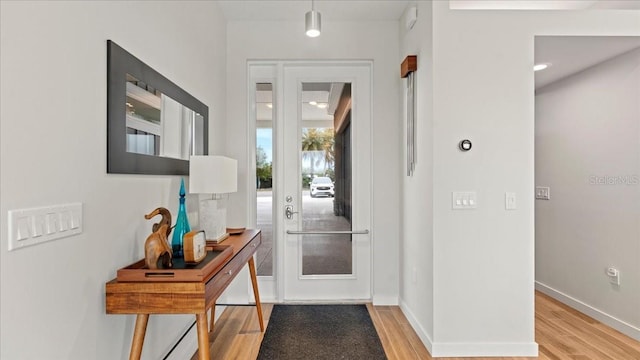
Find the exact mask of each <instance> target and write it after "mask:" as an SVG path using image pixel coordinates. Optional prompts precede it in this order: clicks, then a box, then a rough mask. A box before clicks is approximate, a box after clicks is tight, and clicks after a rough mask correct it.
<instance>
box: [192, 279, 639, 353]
mask: <svg viewBox="0 0 640 360" xmlns="http://www.w3.org/2000/svg"><path fill="white" fill-rule="evenodd" d="M367 308H368V309H369V313H370V314H371V318H372V320H373V323H374V325H375V327H376V329H377V331H378V334H379V335H380V341H381V342H382V345H383V347H384V350H385V352H386V354H387V357H388V358H389V360H410V359H424V360H431V359H434V358H432V357H431V356H430V355H429V352H428V351H427V349H426V348H425V347H424V345H423V344H422V342H421V341H420V339H419V338H418V335H416V333H415V331H413V329H412V328H411V326H410V325H409V322H408V321H407V319H406V318H405V317H404V315H403V314H402V311H400V308H398V307H396V306H372V305H370V304H369V305H367ZM272 309H273V305H272V304H263V305H262V310H263V313H264V318H265V325H266V326H268V322H269V317H270V315H271V310H272ZM535 328H536V342H537V343H538V344H539V346H540V351H539V352H540V355H539V357H538V359H541V360H638V359H640V342H638V341H635V340H634V339H631V338H630V337H628V336H625V335H623V334H621V333H619V332H618V331H616V330H613V329H611V328H609V327H608V326H606V325H604V324H601V323H600V322H598V321H596V320H594V319H592V318H590V317H588V316H586V315H584V314H582V313H580V312H578V311H576V310H574V309H571V308H569V307H567V306H565V305H564V304H561V303H559V302H557V301H556V300H554V299H552V298H550V297H548V296H546V295H544V294H542V293H539V292H536V326H535ZM263 335H264V334H263V333H261V332H260V327H259V326H258V320H257V316H256V312H255V308H254V307H251V306H239V307H228V308H227V309H226V310H225V311H224V313H223V314H222V316H221V317H220V319H219V320H218V321H217V322H216V325H215V329H214V331H213V333H211V334H210V335H209V341H210V344H211V358H212V359H215V360H223V359H224V360H227V359H238V360H252V359H256V357H257V356H258V351H259V350H260V342H261V341H262V337H263ZM192 359H196V355H194V357H193V358H192ZM447 359H451V360H483V359H493V360H495V359H509V360H520V359H522V360H524V359H531V358H525V357H522V358H518V357H510V358H447Z"/></svg>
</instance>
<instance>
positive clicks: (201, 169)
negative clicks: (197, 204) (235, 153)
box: [189, 155, 238, 194]
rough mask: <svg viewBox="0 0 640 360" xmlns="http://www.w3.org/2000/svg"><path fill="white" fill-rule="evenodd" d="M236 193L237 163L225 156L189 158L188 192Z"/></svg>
mask: <svg viewBox="0 0 640 360" xmlns="http://www.w3.org/2000/svg"><path fill="white" fill-rule="evenodd" d="M236 191H238V161H237V160H235V159H231V158H228V157H225V156H218V155H198V156H191V157H190V158H189V192H190V193H192V194H226V193H232V192H236Z"/></svg>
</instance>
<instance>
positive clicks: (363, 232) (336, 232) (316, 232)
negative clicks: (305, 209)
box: [287, 230, 369, 235]
mask: <svg viewBox="0 0 640 360" xmlns="http://www.w3.org/2000/svg"><path fill="white" fill-rule="evenodd" d="M368 233H369V230H353V231H352V230H306V231H295V230H287V234H289V235H366V234H368Z"/></svg>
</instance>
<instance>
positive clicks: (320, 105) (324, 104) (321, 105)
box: [318, 103, 329, 109]
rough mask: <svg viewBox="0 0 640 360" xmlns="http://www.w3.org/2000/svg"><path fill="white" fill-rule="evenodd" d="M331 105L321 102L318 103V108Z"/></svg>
mask: <svg viewBox="0 0 640 360" xmlns="http://www.w3.org/2000/svg"><path fill="white" fill-rule="evenodd" d="M328 106H329V104H327V103H320V104H318V109H326V108H327V107H328Z"/></svg>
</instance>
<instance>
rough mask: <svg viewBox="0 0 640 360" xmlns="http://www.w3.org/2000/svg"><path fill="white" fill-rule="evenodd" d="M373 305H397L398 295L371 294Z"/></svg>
mask: <svg viewBox="0 0 640 360" xmlns="http://www.w3.org/2000/svg"><path fill="white" fill-rule="evenodd" d="M372 302H373V305H374V306H398V297H397V296H392V295H373V299H372Z"/></svg>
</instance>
